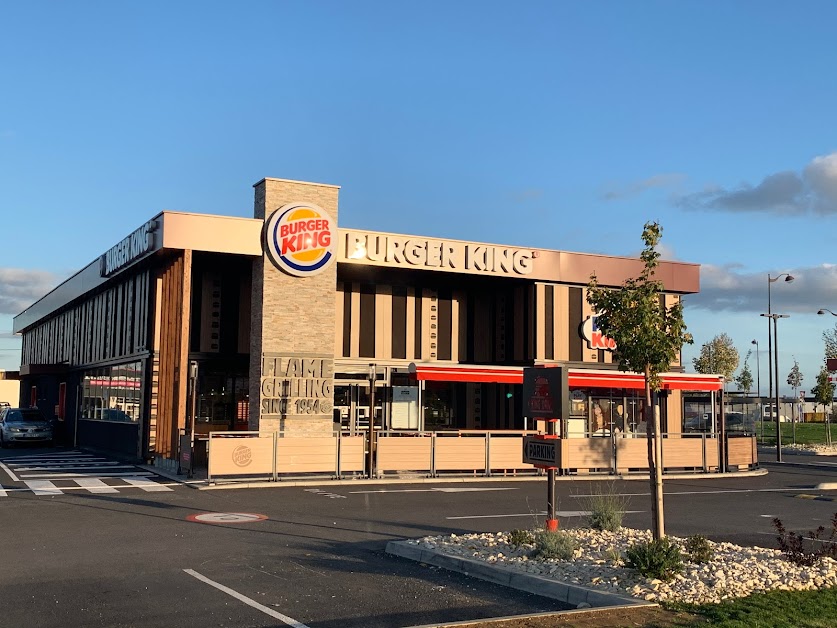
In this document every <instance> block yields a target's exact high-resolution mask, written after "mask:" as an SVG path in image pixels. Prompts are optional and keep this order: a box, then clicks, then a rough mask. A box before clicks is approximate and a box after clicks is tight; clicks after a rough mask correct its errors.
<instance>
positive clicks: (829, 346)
mask: <svg viewBox="0 0 837 628" xmlns="http://www.w3.org/2000/svg"><path fill="white" fill-rule="evenodd" d="M822 339H823V342H824V343H825V357H826V359H828V358H837V324H835V325H834V329H827V330H825V331H824V332H822Z"/></svg>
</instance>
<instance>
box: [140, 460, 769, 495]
mask: <svg viewBox="0 0 837 628" xmlns="http://www.w3.org/2000/svg"><path fill="white" fill-rule="evenodd" d="M137 466H138V467H139V468H140V469H143V470H145V471H150V472H151V473H154V474H156V475H159V476H161V477H164V478H166V479H168V480H171V481H172V482H178V483H179V484H183V485H184V486H188V487H189V488H193V489H196V490H199V491H223V490H232V489H244V488H281V487H283V486H284V487H292V486H326V485H329V486H334V487H338V486H341V487H342V486H366V485H386V484H466V483H467V484H473V483H485V482H495V483H497V482H505V483H508V482H545V481H546V478H547V476H545V475H528V476H510V477H504V476H492V477H484V476H481V477H472V476H467V477H466V476H457V477H436V478H429V477H423V476H422V477H389V478H372V479H369V478H357V479H355V478H351V479H337V480H336V479H334V478H330V477H325V476H324V477H321V478H312V479H304V480H303V479H297V480H292V479H288V480H279V481H278V482H273V481H272V480H254V481H246V480H242V481H236V480H221V482H220V483H218V482H214V483H213V484H207V480H206V479H188V478H186V476H184V475H177V474H176V473H172V472H170V471H166V470H164V469H160V468H158V467H155V466H154V465H137ZM767 473H768V471H767V469H753V470H751V471H736V472H733V473H667V474H665V475H664V476H663V479H664V480H694V479H701V480H723V479H728V478H742V477H758V476H762V475H767ZM597 480H598V481H613V480H623V481H634V480H639V481H646V482H647V481H648V474H641V473H638V474H635V475H634V474H631V475H625V474H621V475H562V476H558V477H556V478H555V481H556V482H592V481H597Z"/></svg>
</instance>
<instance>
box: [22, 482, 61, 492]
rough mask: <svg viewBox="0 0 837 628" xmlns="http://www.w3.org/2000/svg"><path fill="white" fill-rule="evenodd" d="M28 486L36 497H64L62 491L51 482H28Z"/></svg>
mask: <svg viewBox="0 0 837 628" xmlns="http://www.w3.org/2000/svg"><path fill="white" fill-rule="evenodd" d="M26 486H28V487H29V488H30V489H31V490H32V492H33V493H35V495H63V493H62V492H61V489H60V488H58V487H57V486H55V484H53V483H52V482H50V481H49V480H26Z"/></svg>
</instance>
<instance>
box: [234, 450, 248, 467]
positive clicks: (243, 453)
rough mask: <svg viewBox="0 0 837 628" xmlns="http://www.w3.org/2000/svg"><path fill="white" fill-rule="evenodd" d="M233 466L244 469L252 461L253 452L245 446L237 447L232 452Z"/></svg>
mask: <svg viewBox="0 0 837 628" xmlns="http://www.w3.org/2000/svg"><path fill="white" fill-rule="evenodd" d="M232 461H233V464H235V466H237V467H246V466H248V465H249V464H250V463H251V462H252V461H253V450H252V449H250V448H249V447H248V446H247V445H239V446H238V447H236V448H235V449H233V452H232Z"/></svg>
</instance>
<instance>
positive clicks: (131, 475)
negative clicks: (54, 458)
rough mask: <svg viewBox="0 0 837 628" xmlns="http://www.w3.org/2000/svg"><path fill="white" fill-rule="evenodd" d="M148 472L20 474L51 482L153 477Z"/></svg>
mask: <svg viewBox="0 0 837 628" xmlns="http://www.w3.org/2000/svg"><path fill="white" fill-rule="evenodd" d="M153 475H154V474H153V473H151V472H150V471H133V472H132V471H125V472H120V473H26V474H21V476H20V477H22V478H50V479H53V480H57V479H62V478H63V479H67V478H86V477H90V476H94V477H97V478H126V479H127V478H135V477H138V476H147V477H148V476H153Z"/></svg>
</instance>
